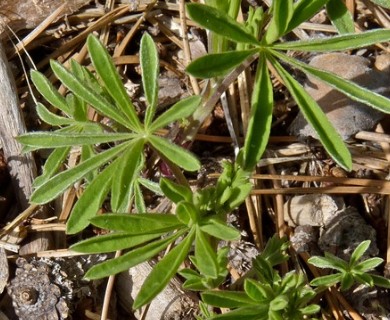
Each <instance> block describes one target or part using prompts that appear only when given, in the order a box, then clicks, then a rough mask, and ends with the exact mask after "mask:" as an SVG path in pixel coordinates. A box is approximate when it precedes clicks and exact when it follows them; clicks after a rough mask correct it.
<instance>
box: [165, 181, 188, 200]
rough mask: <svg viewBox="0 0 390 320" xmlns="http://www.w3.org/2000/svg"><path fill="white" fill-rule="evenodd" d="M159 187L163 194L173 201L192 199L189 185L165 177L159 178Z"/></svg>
mask: <svg viewBox="0 0 390 320" xmlns="http://www.w3.org/2000/svg"><path fill="white" fill-rule="evenodd" d="M160 188H161V190H162V192H163V193H164V195H165V196H166V197H167V198H168V199H169V200H171V201H172V202H174V203H179V202H180V201H184V200H185V201H189V202H191V201H192V191H191V189H190V188H189V187H186V186H182V185H180V184H177V183H175V182H173V181H171V180H169V179H167V178H161V179H160Z"/></svg>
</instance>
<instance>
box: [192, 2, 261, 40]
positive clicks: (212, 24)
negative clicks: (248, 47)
mask: <svg viewBox="0 0 390 320" xmlns="http://www.w3.org/2000/svg"><path fill="white" fill-rule="evenodd" d="M186 9H187V13H188V15H189V17H190V18H191V19H192V20H194V21H195V22H197V23H198V24H199V25H201V26H202V27H203V28H206V29H209V30H210V31H213V32H215V33H216V34H218V35H220V36H224V37H226V38H228V39H231V40H234V41H236V42H238V43H249V44H253V45H255V46H258V45H259V42H258V41H257V39H256V38H255V37H254V36H253V35H251V34H250V33H249V32H248V31H247V30H245V28H244V27H243V26H242V25H241V24H239V23H238V22H237V21H235V20H234V19H233V18H231V17H230V16H229V15H227V14H226V13H224V12H223V11H221V10H218V9H215V8H213V7H210V6H206V5H203V4H198V3H189V4H187V5H186Z"/></svg>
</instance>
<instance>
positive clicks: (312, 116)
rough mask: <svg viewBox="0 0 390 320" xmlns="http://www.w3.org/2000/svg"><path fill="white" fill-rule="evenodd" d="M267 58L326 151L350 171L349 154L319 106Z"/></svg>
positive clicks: (277, 65)
mask: <svg viewBox="0 0 390 320" xmlns="http://www.w3.org/2000/svg"><path fill="white" fill-rule="evenodd" d="M269 58H270V61H271V62H272V64H273V66H274V67H275V69H276V70H277V72H278V73H279V75H280V76H281V77H282V79H283V81H284V83H285V85H286V87H287V88H288V90H289V92H290V93H291V95H292V96H293V97H294V100H295V101H296V102H297V104H298V105H299V107H300V109H301V111H302V113H303V115H304V116H305V118H306V119H307V121H308V122H309V123H310V124H311V125H312V126H313V128H314V129H315V130H316V132H317V134H318V137H319V139H320V141H321V143H322V144H323V145H324V147H325V149H326V151H327V152H328V153H329V154H330V155H331V156H332V158H333V159H334V160H335V161H336V162H337V163H338V164H339V165H340V166H341V167H343V168H344V169H346V170H351V168H352V158H351V154H350V153H349V151H348V149H347V147H346V146H345V144H344V141H343V140H342V139H341V137H340V135H339V134H338V133H337V132H336V131H335V129H334V128H333V126H332V124H331V123H330V121H329V120H328V118H327V117H326V115H325V114H324V112H323V111H322V109H321V108H320V106H319V105H318V104H317V102H316V101H315V100H314V99H313V98H312V97H311V96H310V95H309V94H308V93H307V92H306V91H305V90H304V89H303V87H302V86H301V85H300V84H299V83H298V81H296V80H295V79H294V78H293V77H292V76H291V75H290V74H289V73H288V72H287V71H286V70H285V69H284V68H283V67H282V66H281V65H280V64H279V63H278V62H277V61H276V60H275V59H274V58H273V57H269Z"/></svg>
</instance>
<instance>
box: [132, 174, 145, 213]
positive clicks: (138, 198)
mask: <svg viewBox="0 0 390 320" xmlns="http://www.w3.org/2000/svg"><path fill="white" fill-rule="evenodd" d="M133 188H134V206H135V210H136V211H137V213H145V212H147V208H146V204H145V200H144V195H143V194H142V190H141V187H140V184H139V180H138V179H137V180H135V181H134V185H133Z"/></svg>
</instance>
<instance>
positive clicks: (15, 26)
mask: <svg viewBox="0 0 390 320" xmlns="http://www.w3.org/2000/svg"><path fill="white" fill-rule="evenodd" d="M89 2H91V0H67V6H66V8H65V11H64V12H63V15H65V14H71V13H73V12H75V11H76V10H78V9H79V8H81V7H82V6H84V5H86V4H88V3H89ZM63 3H64V1H63V0H33V1H25V0H1V6H0V38H2V37H5V34H6V32H4V31H7V27H9V28H11V29H12V30H13V31H14V32H17V31H18V30H21V29H33V28H35V27H36V26H37V25H38V24H39V23H41V22H42V21H43V20H44V19H45V18H46V17H47V16H49V15H50V14H51V13H53V12H54V11H55V10H56V9H57V8H58V7H59V6H61V5H62V4H63Z"/></svg>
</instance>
